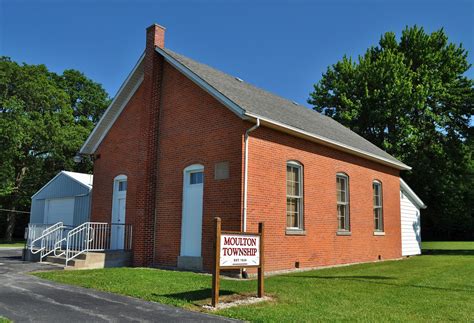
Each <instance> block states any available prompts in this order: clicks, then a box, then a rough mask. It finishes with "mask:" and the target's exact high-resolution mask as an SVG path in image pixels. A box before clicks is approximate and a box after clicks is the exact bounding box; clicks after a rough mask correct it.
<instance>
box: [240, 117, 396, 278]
mask: <svg viewBox="0 0 474 323" xmlns="http://www.w3.org/2000/svg"><path fill="white" fill-rule="evenodd" d="M248 125H249V126H250V124H248ZM249 150H250V154H249V197H248V230H249V231H257V225H258V222H260V221H264V222H265V229H266V242H265V251H266V255H265V257H266V270H268V271H276V270H283V269H293V268H295V262H297V261H298V262H300V267H301V268H304V267H316V266H326V265H336V264H345V263H352V262H365V261H374V260H377V259H378V256H379V255H380V256H381V258H382V259H390V258H399V257H401V234H400V193H399V192H400V182H399V177H398V176H399V174H398V171H397V170H394V169H392V168H389V167H385V166H382V165H379V164H376V163H373V162H370V161H367V160H364V159H362V158H359V157H355V156H351V155H349V154H346V153H343V152H339V151H336V150H334V149H330V148H328V147H325V146H322V145H319V144H315V143H311V142H308V141H305V140H302V139H299V138H296V137H291V136H288V135H285V134H283V133H280V132H277V131H274V130H272V129H269V128H264V127H261V128H259V129H257V130H256V131H255V132H254V133H252V136H251V138H250V145H249ZM288 160H295V161H298V162H300V163H301V164H302V165H303V174H304V175H303V176H304V179H303V185H304V187H303V192H304V193H303V194H304V223H305V224H304V227H305V231H306V234H305V235H302V236H290V235H287V234H286V230H285V229H286V162H287V161H288ZM338 172H344V173H346V174H347V175H349V189H350V219H351V231H352V235H351V236H338V235H336V231H337V225H338V224H337V209H336V173H338ZM375 179H377V180H379V181H381V182H382V183H383V207H384V220H385V223H384V228H385V234H386V235H385V236H374V234H373V232H374V219H373V210H372V205H373V200H372V181H373V180H375Z"/></svg>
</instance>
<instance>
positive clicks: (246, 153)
mask: <svg viewBox="0 0 474 323" xmlns="http://www.w3.org/2000/svg"><path fill="white" fill-rule="evenodd" d="M258 127H260V119H259V118H257V124H256V125H254V126H253V127H251V128H249V129H247V131H245V139H244V145H245V148H244V208H243V214H242V218H243V232H247V192H248V172H249V135H250V133H251V132H252V131H254V130H255V129H257V128H258Z"/></svg>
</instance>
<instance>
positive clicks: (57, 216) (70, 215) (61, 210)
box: [44, 197, 74, 225]
mask: <svg viewBox="0 0 474 323" xmlns="http://www.w3.org/2000/svg"><path fill="white" fill-rule="evenodd" d="M73 219H74V198H73V197H72V198H61V199H48V200H46V201H45V204H44V223H47V224H54V223H57V222H63V223H64V224H65V225H73Z"/></svg>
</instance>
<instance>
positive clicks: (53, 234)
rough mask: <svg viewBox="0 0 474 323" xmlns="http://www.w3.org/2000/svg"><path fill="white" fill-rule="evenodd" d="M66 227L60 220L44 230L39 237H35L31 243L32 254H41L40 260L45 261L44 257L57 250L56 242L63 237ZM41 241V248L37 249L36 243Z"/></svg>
mask: <svg viewBox="0 0 474 323" xmlns="http://www.w3.org/2000/svg"><path fill="white" fill-rule="evenodd" d="M63 229H64V225H63V223H62V222H58V223H56V224H53V225H52V226H50V227H48V228H46V229H44V230H43V233H42V234H41V236H39V237H38V238H36V239H34V240H33V241H32V242H31V245H30V252H31V253H32V254H37V253H41V254H40V262H41V261H43V258H45V257H46V256H48V255H49V254H51V253H52V252H56V251H55V250H56V244H57V242H58V240H61V238H62V232H63ZM38 241H40V242H41V245H40V248H39V249H37V250H35V249H34V246H35V243H36V242H38Z"/></svg>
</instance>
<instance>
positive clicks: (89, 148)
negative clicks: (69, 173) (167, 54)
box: [79, 53, 145, 155]
mask: <svg viewBox="0 0 474 323" xmlns="http://www.w3.org/2000/svg"><path fill="white" fill-rule="evenodd" d="M144 58H145V53H143V54H142V55H141V56H140V58H139V59H138V61H137V63H136V64H135V66H134V67H133V69H132V71H131V72H130V73H129V74H128V76H127V78H126V79H125V81H124V82H123V83H122V85H121V86H120V88H119V90H118V91H117V94H116V95H115V97H114V99H113V100H112V102H111V103H110V105H109V106H108V107H107V109H106V110H105V112H104V114H103V115H102V117H101V118H100V120H99V122H98V123H97V124H96V125H95V127H94V129H93V130H92V132H91V133H90V134H89V137H87V139H86V141H85V142H84V144H83V145H82V147H81V149H80V150H79V154H81V155H92V154H94V153H95V151H96V150H97V148H98V147H99V145H100V143H101V142H102V140H103V139H104V138H105V136H106V135H107V133H108V132H109V130H110V128H111V127H112V125H113V124H114V123H115V121H116V120H117V118H118V116H119V115H120V113H117V115H115V117H114V118H113V120H112V121H111V122H110V123H109V124H108V125H106V128H105V130H102V134H101V135H100V137H99V138H98V139H95V136H94V135H95V134H96V132H97V131H100V129H101V127H100V126H101V125H102V123H103V122H105V121H104V120H105V119H104V116H106V115H107V114H108V113H110V111H111V109H112V107H113V106H114V105H115V104H116V102H117V99H118V98H119V97H120V96H121V94H122V92H123V91H124V89H125V88H126V86H127V84H128V83H129V82H130V81H131V79H132V77H133V75H134V74H135V72H136V71H137V69H138V67H139V66H140V64H141V63H142V61H143V59H144ZM142 82H143V75H142V76H141V77H140V78H139V80H138V82H137V84H136V85H135V86H134V87H133V89H132V91H130V92H131V93H128V95H127V98H126V100H125V101H124V103H123V104H122V107H121V108H120V109H119V111H120V112H121V110H123V108H124V107H125V105H127V103H128V101H129V100H130V98H131V97H132V96H133V94H134V93H135V92H136V90H137V89H138V87H139V86H140V84H141V83H142Z"/></svg>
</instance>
